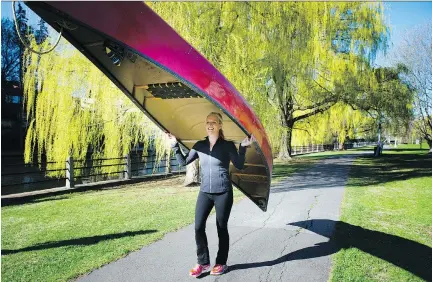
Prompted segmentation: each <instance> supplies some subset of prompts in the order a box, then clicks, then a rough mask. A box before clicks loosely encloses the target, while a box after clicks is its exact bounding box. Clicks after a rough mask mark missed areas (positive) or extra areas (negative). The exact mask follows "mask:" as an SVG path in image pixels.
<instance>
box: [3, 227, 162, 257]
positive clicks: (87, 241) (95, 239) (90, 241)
mask: <svg viewBox="0 0 432 282" xmlns="http://www.w3.org/2000/svg"><path fill="white" fill-rule="evenodd" d="M154 232H157V230H140V231H127V232H123V233H115V234H106V235H100V236H91V237H82V238H76V239H70V240H63V241H50V242H45V243H41V244H37V245H34V246H29V247H25V248H22V249H16V250H1V255H2V256H3V255H10V254H16V253H21V252H29V251H39V250H45V249H52V248H60V247H66V246H80V245H81V246H88V245H94V244H97V243H99V242H101V241H107V240H113V239H119V238H123V237H133V236H138V235H145V234H150V233H154Z"/></svg>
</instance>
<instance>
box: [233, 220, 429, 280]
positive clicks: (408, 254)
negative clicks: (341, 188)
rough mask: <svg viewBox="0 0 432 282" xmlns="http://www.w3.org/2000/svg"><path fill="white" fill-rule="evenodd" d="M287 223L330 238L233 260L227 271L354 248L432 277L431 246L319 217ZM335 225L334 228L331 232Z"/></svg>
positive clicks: (422, 275) (417, 274)
mask: <svg viewBox="0 0 432 282" xmlns="http://www.w3.org/2000/svg"><path fill="white" fill-rule="evenodd" d="M289 225H293V226H298V227H301V228H304V229H308V230H310V231H312V232H315V233H317V234H319V235H322V236H325V237H328V238H330V240H329V241H328V242H325V243H319V244H315V245H314V246H311V247H308V248H304V249H300V250H297V251H294V252H292V253H289V254H286V255H284V256H282V257H280V258H277V259H274V260H269V261H262V262H253V263H244V264H234V265H232V266H230V271H235V270H239V269H248V268H256V267H262V266H273V265H276V264H279V263H283V262H287V261H292V260H300V259H309V258H316V257H321V256H327V255H331V254H334V253H336V252H338V251H339V250H341V249H348V248H357V249H359V250H361V251H363V252H366V253H369V254H371V255H373V256H375V257H378V258H381V259H383V260H385V261H387V262H390V263H392V264H394V265H396V266H398V267H400V268H403V269H405V270H407V271H409V272H411V273H412V274H414V275H416V276H418V277H420V278H422V279H424V280H426V281H432V248H430V247H428V246H426V245H423V244H420V243H417V242H415V241H412V240H409V239H405V238H402V237H399V236H395V235H390V234H386V233H383V232H379V231H374V230H369V229H365V228H362V227H359V226H355V225H351V224H348V223H345V222H342V221H333V220H327V219H318V220H306V221H299V222H294V223H290V224H289ZM334 229H336V232H335V235H334V236H332V230H334Z"/></svg>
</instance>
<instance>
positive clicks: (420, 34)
mask: <svg viewBox="0 0 432 282" xmlns="http://www.w3.org/2000/svg"><path fill="white" fill-rule="evenodd" d="M397 61H398V63H399V64H401V66H402V67H403V68H404V69H405V75H404V76H403V78H404V79H405V80H406V81H407V82H408V83H409V85H410V86H411V87H412V88H413V89H414V90H415V96H414V107H415V109H414V111H415V115H416V121H415V124H416V127H417V130H418V132H419V133H420V134H421V137H422V138H424V139H425V140H426V141H427V143H428V145H429V153H431V154H432V21H431V22H429V23H427V24H425V25H422V26H420V27H417V28H415V29H413V30H410V31H408V32H407V34H406V35H405V40H404V41H403V42H402V44H401V45H400V46H399V48H398V50H397Z"/></svg>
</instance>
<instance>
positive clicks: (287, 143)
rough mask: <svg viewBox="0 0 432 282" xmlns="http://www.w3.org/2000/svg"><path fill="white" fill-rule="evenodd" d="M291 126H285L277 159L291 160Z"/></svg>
mask: <svg viewBox="0 0 432 282" xmlns="http://www.w3.org/2000/svg"><path fill="white" fill-rule="evenodd" d="M292 130H293V129H292V127H287V128H286V131H285V132H284V134H283V136H282V144H281V147H280V150H279V155H278V159H280V160H291V154H292V147H291V139H292Z"/></svg>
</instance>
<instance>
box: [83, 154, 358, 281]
mask: <svg viewBox="0 0 432 282" xmlns="http://www.w3.org/2000/svg"><path fill="white" fill-rule="evenodd" d="M353 160H354V156H353V155H346V156H341V157H337V158H329V159H324V160H322V161H320V162H319V163H317V164H316V165H314V166H313V167H311V168H309V169H308V170H306V171H303V172H300V173H296V174H293V175H292V176H291V177H289V178H287V179H286V180H284V181H283V182H280V183H278V184H275V185H274V186H273V188H272V193H271V195H270V201H269V207H268V211H267V212H266V213H263V212H262V211H261V210H259V209H258V208H257V207H256V206H255V205H254V204H252V203H251V202H250V200H248V199H245V200H242V201H241V202H239V203H238V204H236V205H235V206H234V207H233V210H232V213H231V218H230V221H229V230H230V240H231V248H230V255H229V259H228V264H229V266H230V271H229V272H228V273H226V274H224V275H222V276H220V277H213V276H211V275H208V274H207V275H205V274H204V275H203V276H202V278H201V280H202V281H248V282H249V281H327V280H328V277H329V271H330V268H331V259H330V255H331V254H332V253H334V251H333V250H334V247H333V246H331V244H329V243H327V242H328V241H329V237H331V234H332V232H333V229H334V224H335V221H337V220H338V218H339V211H340V204H341V200H342V197H343V191H344V186H345V183H346V180H347V175H348V171H349V168H350V165H351V163H352V161H353ZM316 219H321V220H319V221H314V220H316ZM215 220H216V219H215V216H214V215H213V216H211V217H210V218H209V219H208V224H207V236H208V239H209V244H210V245H209V248H210V256H211V259H212V260H214V258H215V255H216V252H217V242H218V240H217V233H216V226H215V225H216V224H215ZM312 225H313V228H310V227H312ZM308 228H309V229H313V230H319V231H320V232H318V233H320V235H318V234H317V233H314V232H311V231H309V230H308ZM195 261H196V257H195V242H194V228H193V225H190V226H187V227H185V228H183V229H181V230H179V231H178V232H175V233H171V234H168V235H166V236H165V237H164V238H163V239H162V240H160V241H158V242H155V243H153V244H151V245H149V246H147V247H145V248H143V249H141V250H139V251H137V252H134V253H131V254H129V255H128V256H127V257H125V258H123V259H120V260H118V261H116V262H113V263H111V264H108V265H106V266H104V267H102V268H100V269H97V270H95V271H93V272H92V273H90V274H89V275H87V276H85V277H82V278H80V279H79V281H104V282H108V281H123V282H126V281H176V282H180V281H194V279H195V278H192V277H188V270H189V269H190V268H191V267H192V266H193V265H194V264H195ZM213 262H214V261H212V263H213Z"/></svg>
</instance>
